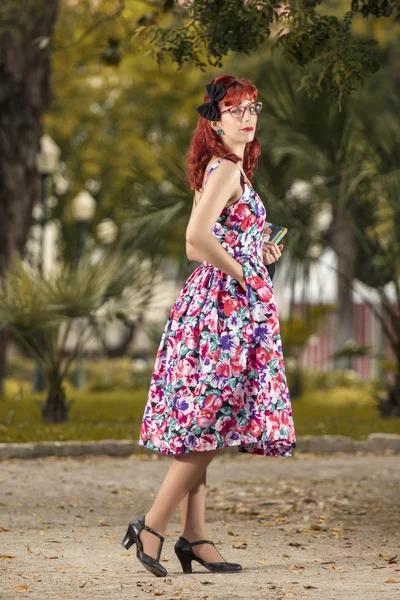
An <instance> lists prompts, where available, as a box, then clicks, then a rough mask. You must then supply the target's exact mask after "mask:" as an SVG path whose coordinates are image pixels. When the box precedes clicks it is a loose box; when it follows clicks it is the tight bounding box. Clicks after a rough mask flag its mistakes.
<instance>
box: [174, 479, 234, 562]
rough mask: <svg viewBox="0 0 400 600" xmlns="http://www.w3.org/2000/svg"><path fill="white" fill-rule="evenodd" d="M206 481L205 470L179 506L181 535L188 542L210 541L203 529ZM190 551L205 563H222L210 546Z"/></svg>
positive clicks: (200, 545) (193, 547)
mask: <svg viewBox="0 0 400 600" xmlns="http://www.w3.org/2000/svg"><path fill="white" fill-rule="evenodd" d="M206 480H207V469H204V472H203V473H202V475H201V476H200V479H199V480H198V481H197V482H196V483H195V484H194V486H193V487H192V489H191V490H190V491H189V492H188V493H187V494H186V496H185V497H184V498H183V500H182V502H181V503H180V505H179V508H180V511H181V532H182V533H181V535H182V536H183V537H184V538H186V539H187V540H189V542H195V541H197V540H208V539H210V538H209V537H208V535H207V532H206V527H205V508H206ZM192 549H193V552H194V553H195V554H196V556H199V557H200V558H202V559H203V560H206V561H207V562H221V561H222V562H223V561H224V559H223V558H222V557H221V555H220V554H219V552H218V550H217V549H216V548H215V547H214V546H212V545H211V544H197V545H196V546H192Z"/></svg>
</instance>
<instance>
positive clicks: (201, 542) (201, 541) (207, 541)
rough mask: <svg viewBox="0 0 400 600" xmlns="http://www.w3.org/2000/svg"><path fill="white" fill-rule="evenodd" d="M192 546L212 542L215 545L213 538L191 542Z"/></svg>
mask: <svg viewBox="0 0 400 600" xmlns="http://www.w3.org/2000/svg"><path fill="white" fill-rule="evenodd" d="M189 544H190V545H191V546H196V544H212V545H213V546H214V542H212V541H211V540H198V541H197V542H189Z"/></svg>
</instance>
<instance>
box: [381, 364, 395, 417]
mask: <svg viewBox="0 0 400 600" xmlns="http://www.w3.org/2000/svg"><path fill="white" fill-rule="evenodd" d="M378 408H379V412H380V414H381V416H382V417H400V360H399V359H398V368H397V373H396V375H395V378H394V383H393V384H392V385H388V389H387V396H386V397H385V398H382V397H379V398H378Z"/></svg>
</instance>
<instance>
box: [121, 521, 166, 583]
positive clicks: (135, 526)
mask: <svg viewBox="0 0 400 600" xmlns="http://www.w3.org/2000/svg"><path fill="white" fill-rule="evenodd" d="M145 516H146V515H143V517H138V518H137V519H134V520H133V521H131V522H130V523H129V525H128V531H127V532H126V534H125V537H124V539H123V540H122V542H121V544H122V545H123V547H124V548H126V549H127V550H129V548H130V547H131V546H132V544H136V556H137V557H138V559H139V560H140V562H141V563H142V565H143V566H144V567H145V568H146V569H147V570H148V571H150V573H152V574H153V575H156V577H166V576H167V575H168V573H167V571H166V569H165V568H164V567H163V566H162V565H161V564H160V563H159V562H158V561H159V559H160V555H161V548H162V546H163V543H164V538H163V536H162V535H160V534H159V533H157V531H154V529H152V528H151V527H148V525H145V522H144V519H145ZM143 529H146V531H150V532H151V533H154V535H156V536H157V537H159V538H160V540H161V541H160V546H159V548H158V554H157V558H153V557H152V556H149V555H148V554H145V553H144V552H143V544H142V540H141V539H140V538H139V534H140V532H141V531H142V530H143Z"/></svg>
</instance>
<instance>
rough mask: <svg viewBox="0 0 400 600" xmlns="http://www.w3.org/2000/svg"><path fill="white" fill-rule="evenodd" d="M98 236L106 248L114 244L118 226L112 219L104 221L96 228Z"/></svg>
mask: <svg viewBox="0 0 400 600" xmlns="http://www.w3.org/2000/svg"><path fill="white" fill-rule="evenodd" d="M96 235H97V238H98V240H99V241H100V242H101V243H102V244H104V245H105V246H107V245H108V244H112V243H113V242H115V240H116V238H117V235H118V225H117V224H116V223H115V221H113V220H112V219H103V220H102V221H100V223H99V224H98V225H97V227H96Z"/></svg>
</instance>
